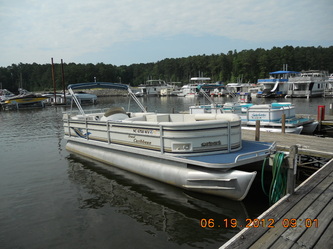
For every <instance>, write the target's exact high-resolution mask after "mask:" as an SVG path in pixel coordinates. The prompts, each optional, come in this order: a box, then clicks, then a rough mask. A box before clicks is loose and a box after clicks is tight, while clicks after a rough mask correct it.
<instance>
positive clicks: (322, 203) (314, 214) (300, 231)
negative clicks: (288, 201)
mask: <svg viewBox="0 0 333 249" xmlns="http://www.w3.org/2000/svg"><path fill="white" fill-rule="evenodd" d="M332 175H333V173H332ZM331 182H332V181H331ZM331 187H332V183H331V184H330V185H329V186H328V187H327V188H326V190H325V191H324V192H323V193H322V194H320V195H319V197H318V198H317V199H315V200H314V201H313V202H312V204H311V205H310V206H309V207H308V208H307V209H306V211H305V212H304V213H302V214H301V215H300V216H298V217H297V216H296V215H295V217H292V218H295V219H296V220H297V223H298V226H297V227H295V228H292V227H290V228H288V229H286V231H285V232H284V233H282V234H281V237H280V238H279V239H278V240H276V241H275V243H274V244H272V246H271V247H270V248H289V247H291V246H293V245H294V244H295V243H296V242H297V244H300V241H301V238H303V239H302V240H304V239H305V240H306V239H308V240H310V241H308V242H306V243H305V244H306V245H310V244H312V243H313V242H314V239H313V238H314V237H317V238H319V235H318V236H317V234H318V233H319V234H322V233H323V232H324V230H325V229H326V227H327V226H328V225H329V219H327V217H325V216H327V215H330V214H325V213H324V214H323V212H325V210H327V208H332V206H329V205H331V204H329V205H328V203H330V201H331V202H332V199H333V191H332V189H331ZM305 198H306V197H305ZM303 199H304V198H303ZM298 204H300V205H302V204H303V202H299V203H298ZM294 211H295V212H296V213H297V211H298V210H294ZM300 212H301V210H300ZM288 214H289V215H290V216H289V217H291V215H293V214H290V212H289V213H288ZM286 218H287V217H286ZM289 219H290V218H289ZM306 219H311V220H314V219H317V220H318V223H317V222H316V221H314V222H312V227H309V228H306V227H305V220H306ZM281 222H282V221H281ZM319 223H320V225H319ZM281 224H282V223H281ZM310 224H311V223H310V222H309V223H308V225H310ZM317 224H318V227H316V225H317ZM315 233H317V234H315ZM262 238H263V237H262ZM262 238H261V239H262Z"/></svg>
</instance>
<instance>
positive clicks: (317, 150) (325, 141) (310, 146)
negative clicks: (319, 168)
mask: <svg viewBox="0 0 333 249" xmlns="http://www.w3.org/2000/svg"><path fill="white" fill-rule="evenodd" d="M242 139H244V140H254V139H255V133H254V131H250V130H244V129H242ZM259 140H260V141H263V142H274V141H275V142H276V144H277V150H280V151H288V150H289V148H290V147H291V146H293V145H297V147H298V151H299V153H302V154H307V155H312V156H318V157H326V158H333V138H330V137H315V136H308V135H297V134H291V133H275V132H260V138H259Z"/></svg>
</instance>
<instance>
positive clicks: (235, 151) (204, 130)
mask: <svg viewBox="0 0 333 249" xmlns="http://www.w3.org/2000/svg"><path fill="white" fill-rule="evenodd" d="M88 86H89V87H96V88H116V89H123V90H127V91H128V92H129V94H130V96H131V97H133V98H134V99H135V101H136V102H137V103H138V105H139V106H140V108H141V110H142V112H125V111H124V109H123V108H119V107H118V108H112V109H110V110H107V111H104V110H98V111H90V112H89V113H85V112H84V111H83V109H82V108H81V106H80V103H79V102H78V101H77V100H75V96H73V98H74V101H75V103H77V105H78V108H79V113H74V112H73V111H71V112H68V113H64V115H63V122H64V131H65V138H66V139H67V140H68V142H67V145H66V148H67V149H68V150H69V151H72V152H75V153H79V154H82V155H84V156H87V157H90V158H93V159H96V160H99V161H102V162H105V163H108V164H111V165H113V166H116V167H119V168H121V169H124V170H127V171H131V172H134V173H137V174H140V175H143V176H146V177H149V178H152V179H155V180H158V181H161V182H165V183H168V184H171V185H174V186H177V187H180V188H183V189H187V190H191V191H195V192H201V193H206V194H212V195H217V196H222V197H226V198H230V199H233V200H242V199H244V198H245V196H246V195H247V193H248V191H249V188H250V187H251V184H252V182H253V180H254V177H255V175H256V172H246V171H241V170H237V167H238V166H244V165H246V164H249V163H253V162H258V161H262V160H263V159H264V158H265V157H267V156H268V155H269V154H270V153H272V150H273V149H274V144H271V143H262V142H250V141H242V139H241V126H240V124H241V120H240V118H239V116H238V115H236V114H168V113H148V112H146V110H145V108H144V107H143V106H142V105H141V103H140V102H139V101H138V100H137V99H136V97H135V95H134V94H133V93H132V91H131V89H130V88H129V87H128V86H127V85H123V84H116V83H104V82H95V83H86V84H74V85H70V86H68V87H69V89H80V88H82V87H85V88H87V87H88ZM70 92H72V91H71V90H70Z"/></svg>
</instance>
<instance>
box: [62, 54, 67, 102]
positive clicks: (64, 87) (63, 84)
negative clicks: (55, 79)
mask: <svg viewBox="0 0 333 249" xmlns="http://www.w3.org/2000/svg"><path fill="white" fill-rule="evenodd" d="M61 74H62V89H63V93H64V103H65V104H66V103H67V100H66V86H65V73H64V63H63V60H62V59H61Z"/></svg>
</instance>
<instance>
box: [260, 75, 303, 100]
mask: <svg viewBox="0 0 333 249" xmlns="http://www.w3.org/2000/svg"><path fill="white" fill-rule="evenodd" d="M297 74H299V73H298V72H295V71H276V72H271V73H269V75H270V77H269V78H267V79H258V86H260V88H261V89H262V91H259V92H258V93H257V97H259V98H260V97H262V98H272V97H274V98H275V97H284V96H285V95H286V94H287V92H288V86H289V85H288V80H289V78H290V77H292V76H295V75H297Z"/></svg>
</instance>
